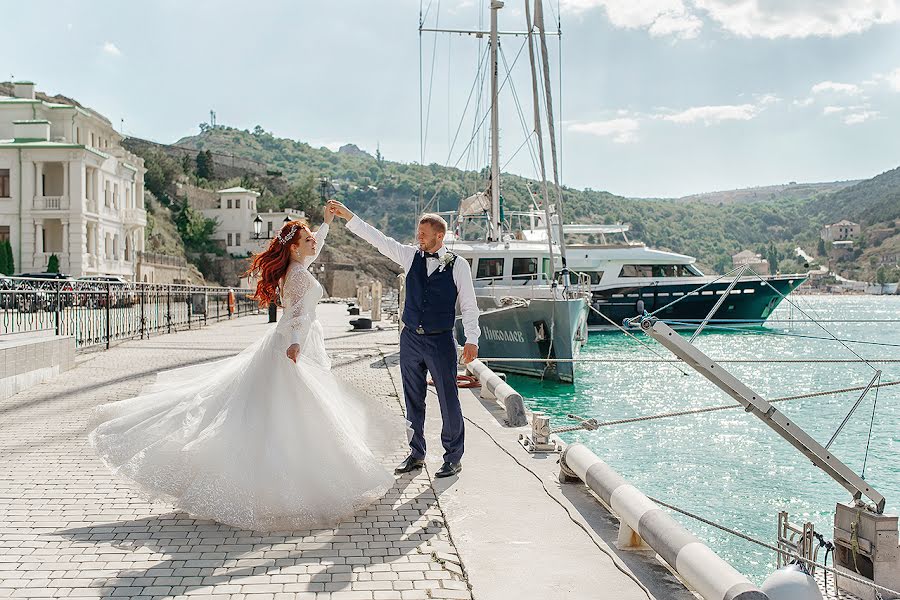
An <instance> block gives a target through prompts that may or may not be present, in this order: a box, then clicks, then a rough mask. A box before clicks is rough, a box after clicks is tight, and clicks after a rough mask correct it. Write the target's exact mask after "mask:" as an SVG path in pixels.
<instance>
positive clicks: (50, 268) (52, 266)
mask: <svg viewBox="0 0 900 600" xmlns="http://www.w3.org/2000/svg"><path fill="white" fill-rule="evenodd" d="M47 272H48V273H59V257H58V256H57V255H55V254H51V255H50V258H49V259H47Z"/></svg>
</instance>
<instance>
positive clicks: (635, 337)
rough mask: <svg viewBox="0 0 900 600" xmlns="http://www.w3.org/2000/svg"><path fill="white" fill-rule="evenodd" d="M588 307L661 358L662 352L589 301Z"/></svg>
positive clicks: (685, 374) (679, 370) (680, 371)
mask: <svg viewBox="0 0 900 600" xmlns="http://www.w3.org/2000/svg"><path fill="white" fill-rule="evenodd" d="M588 308H590V309H591V310H592V311H594V312H595V313H597V314H598V315H600V316H601V317H603V318H604V319H606V320H607V321H608V322H609V323H611V324H612V325H614V326H615V327H616V328H617V329H618V330H619V331H621V332H622V333H624V334H625V335H627V336H629V337H631V338H633V339H634V341H636V342H637V343H638V344H640V345H641V346H643V347H645V348H646V349H647V350H649V351H650V352H652V353H653V354H655V355H656V356H657V357H659V358H660V359H663V356H662V354H660V353H659V352H657V351H656V349H655V348H653V347H651V346H650V344H648V343H646V342H645V341H644V340H641V339H639V338H638V337H637V336H636V335H634V334H633V333H631V332H630V331H628V330H627V329H625V328H624V327H622V326H621V325H619V324H618V323H616V322H615V321H613V320H612V319H610V318H609V317H607V316H606V315H604V314H603V313H602V312H600V311H599V310H597V309H596V308H594V307H593V306H592V305H591V304H590V303H588ZM663 360H665V359H663ZM675 369H677V370H678V372H679V373H681V374H682V375H684V376H685V377H687V376H688V374H687V373H685V372H684V371H683V370H682V369H680V368H679V367H677V366H676V367H675Z"/></svg>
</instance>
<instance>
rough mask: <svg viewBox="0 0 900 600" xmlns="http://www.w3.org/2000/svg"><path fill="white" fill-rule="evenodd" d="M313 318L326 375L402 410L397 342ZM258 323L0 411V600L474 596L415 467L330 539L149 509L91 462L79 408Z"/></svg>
mask: <svg viewBox="0 0 900 600" xmlns="http://www.w3.org/2000/svg"><path fill="white" fill-rule="evenodd" d="M320 310H321V313H320V314H321V316H322V320H323V322H324V323H325V325H326V335H327V336H328V338H329V342H328V343H329V348H330V350H331V352H332V358H333V360H334V364H335V371H336V372H337V373H339V374H340V375H342V376H344V377H345V378H347V379H349V380H351V381H353V382H354V383H355V384H357V385H358V386H359V387H361V388H362V389H365V390H366V391H367V392H369V393H370V394H372V395H375V396H377V397H378V398H379V399H381V400H382V401H383V402H385V403H387V404H389V405H391V406H393V407H395V409H396V410H397V411H398V413H399V412H401V408H400V404H399V402H398V394H397V389H398V388H399V374H398V372H397V371H398V370H397V367H396V360H390V359H388V361H387V362H386V361H385V358H384V354H391V353H395V352H396V341H397V333H396V331H395V330H394V331H381V332H372V333H356V334H353V333H348V332H346V318H344V317H345V315H346V310H345V307H344V306H342V305H323V306H322V307H321V309H320ZM268 327H271V326H270V325H267V324H266V323H265V317H264V316H254V317H245V318H242V319H238V320H234V321H230V322H226V323H222V324H218V325H213V326H210V327H207V328H205V329H201V330H199V331H198V330H193V331H187V332H181V333H176V334H172V335H167V336H160V337H157V338H153V339H150V340H143V341H133V342H128V343H125V344H121V345H119V346H117V347H114V348H113V349H111V350H109V351H106V352H95V353H91V354H86V355H82V356H80V357H79V360H78V364H77V366H76V367H75V368H74V369H72V370H71V371H68V372H66V373H64V374H62V375H60V376H59V377H57V378H55V379H54V380H52V381H51V382H48V383H44V384H42V385H39V386H36V387H33V388H31V389H29V390H26V391H24V392H22V393H19V394H17V395H16V396H13V397H11V398H9V399H7V400H5V401H2V402H0V598H6V597H13V598H60V597H90V598H99V597H123V596H126V597H133V598H141V599H144V598H146V599H150V598H171V597H181V596H185V597H189V598H194V599H197V598H217V599H226V598H229V599H233V600H238V599H244V598H246V599H248V600H250V599H254V600H301V599H316V600H322V599H330V600H378V599H385V600H387V599H424V598H461V599H463V598H471V597H472V595H471V592H470V591H469V589H468V585H467V583H466V581H465V578H464V577H463V570H462V568H461V567H460V562H461V561H460V559H459V556H458V553H457V551H456V548H455V546H454V545H453V543H452V541H451V539H450V535H449V533H448V529H447V526H446V523H445V520H444V514H443V513H442V511H441V508H440V506H439V505H438V501H437V496H436V494H435V490H434V488H433V486H432V482H431V480H430V478H429V477H428V474H427V473H426V472H424V471H423V472H421V473H419V474H417V475H415V476H403V477H400V478H398V480H397V484H396V486H395V487H394V488H393V489H392V490H391V491H390V492H389V493H388V494H387V495H386V496H385V497H384V498H383V499H382V501H381V502H379V503H378V504H377V505H375V506H373V507H371V508H370V509H369V510H366V511H362V512H360V513H358V514H357V515H356V516H355V518H354V519H353V521H350V522H346V523H343V524H342V525H341V526H340V527H338V528H337V529H334V530H327V531H323V530H319V531H292V532H275V533H269V534H264V533H259V532H252V531H240V530H237V529H234V528H231V527H228V526H223V525H219V524H217V523H213V522H210V521H199V520H195V519H192V518H190V517H189V516H188V515H185V514H180V513H173V512H172V511H171V509H170V508H168V507H167V506H165V505H159V504H151V503H148V502H146V501H144V500H143V499H142V498H141V497H139V496H138V495H137V494H136V493H135V492H133V491H132V490H131V489H130V488H129V486H128V485H127V484H126V483H124V482H122V481H119V480H117V479H116V478H115V477H113V476H112V475H111V474H110V473H109V472H108V471H107V469H106V468H105V467H104V466H103V465H102V464H101V463H100V461H99V460H98V459H97V458H96V457H95V456H94V454H93V452H92V451H91V449H90V448H89V447H88V445H87V442H86V439H85V428H86V424H87V423H86V419H87V415H88V413H89V411H90V409H91V408H92V407H94V406H96V405H98V404H102V403H105V402H110V401H113V400H118V399H122V398H127V397H130V396H133V395H135V394H136V393H137V392H138V391H139V390H140V388H141V387H142V386H143V385H145V384H146V383H148V382H150V381H151V380H152V378H153V376H154V374H155V373H156V372H157V371H159V370H162V369H169V368H174V367H178V366H183V365H187V364H193V363H199V362H205V361H209V360H214V359H217V358H222V357H226V356H229V355H232V354H235V353H237V352H238V351H240V350H241V349H243V348H244V347H246V346H247V345H249V344H250V343H251V342H252V341H253V340H255V339H257V338H258V337H259V336H260V335H262V334H263V333H264V332H265V331H266V330H267V328H268ZM386 374H388V376H386ZM402 458H403V456H402V455H399V456H395V457H392V458H391V462H392V463H393V462H395V461H396V462H399V461H400V460H402Z"/></svg>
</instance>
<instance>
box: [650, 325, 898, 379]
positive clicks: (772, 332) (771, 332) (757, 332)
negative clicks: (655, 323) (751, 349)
mask: <svg viewBox="0 0 900 600" xmlns="http://www.w3.org/2000/svg"><path fill="white" fill-rule="evenodd" d="M660 320H661V321H662V322H663V323H666V324H667V325H683V326H688V327H693V326H694V325H696V323H684V322H681V321H669V320H668V319H660ZM706 328H707V329H721V330H723V331H735V332H738V333H743V334H753V335H777V336H782V337H795V338H804V339H808V340H823V341H826V342H840V343H841V344H842V345H844V346H845V347H846V344H866V345H869V346H885V347H888V348H900V344H891V343H890V342H870V341H867V340H848V339H843V338H840V339H839V338H835V337H830V338H827V337H822V336H818V335H805V334H802V333H788V332H787V331H775V330H772V329H762V330H759V329H757V330H754V331H748V330H746V329H741V328H740V327H728V326H725V325H707V326H706ZM848 350H850V352H853V355H854V356H855V357H856V358H858V359H859V361H860V362H862V363H865V364H866V365H867V366H868V367H869V368H871V369H874V370H876V371H877V370H878V369H875V367H874V366H872V365H871V364H869V361H868V360H866V359H865V358H863V357H862V356H860V355H859V354H857V353H856V352H854V351H853V350H852V349H850V348H848Z"/></svg>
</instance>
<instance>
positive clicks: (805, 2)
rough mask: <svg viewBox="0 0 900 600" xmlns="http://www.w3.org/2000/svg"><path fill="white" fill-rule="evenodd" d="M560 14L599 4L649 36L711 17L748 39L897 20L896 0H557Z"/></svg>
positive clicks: (855, 29)
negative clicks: (687, 0) (690, 0)
mask: <svg viewBox="0 0 900 600" xmlns="http://www.w3.org/2000/svg"><path fill="white" fill-rule="evenodd" d="M560 8H561V10H562V11H564V12H569V13H574V14H582V13H585V12H587V11H589V10H593V9H598V8H603V9H605V11H606V14H607V16H608V17H609V20H610V22H611V23H612V24H613V25H615V26H616V27H621V28H624V29H637V28H643V29H646V30H647V31H648V32H649V33H650V35H655V36H660V35H675V36H677V37H680V38H691V37H696V36H697V35H698V34H699V32H700V29H701V28H702V27H703V18H706V19H709V20H711V21H713V22H715V23H717V24H718V25H719V26H721V27H722V28H723V29H725V30H726V31H728V32H730V33H733V34H735V35H738V36H741V37H747V38H757V37H759V38H768V39H776V38H807V37H841V36H844V35H849V34H853V33H860V32H863V31H866V30H867V29H870V28H872V27H874V26H876V25H884V24H890V23H897V22H900V0H790V1H783V0H782V1H778V0H692V2H691V3H690V4H687V3H686V2H685V1H684V0H635V1H633V2H629V1H628V0H561V7H560Z"/></svg>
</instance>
